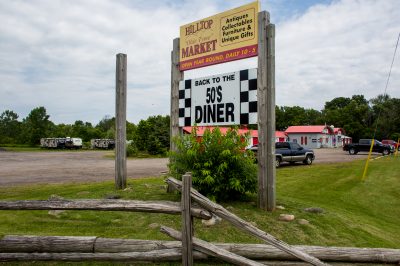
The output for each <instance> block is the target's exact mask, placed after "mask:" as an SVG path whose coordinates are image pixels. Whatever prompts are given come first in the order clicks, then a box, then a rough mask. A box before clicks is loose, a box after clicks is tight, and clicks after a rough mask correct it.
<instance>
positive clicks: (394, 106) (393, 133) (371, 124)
mask: <svg viewBox="0 0 400 266" xmlns="http://www.w3.org/2000/svg"><path fill="white" fill-rule="evenodd" d="M275 111H276V129H277V130H285V129H286V128H288V127H289V126H295V125H324V124H327V125H334V126H335V127H339V128H343V129H344V130H345V132H346V135H347V136H350V137H352V138H353V141H358V140H359V139H361V138H373V137H374V132H375V129H376V133H375V139H378V140H381V139H394V140H397V139H398V138H400V116H399V114H400V99H398V98H391V97H390V96H389V95H378V96H377V97H376V98H372V99H370V100H369V101H368V100H366V99H365V97H364V96H363V95H353V96H352V97H351V98H348V97H337V98H334V99H333V100H331V101H329V102H326V103H325V106H324V108H323V109H322V110H321V111H317V110H314V109H305V108H303V107H300V106H293V107H287V106H283V107H279V106H277V107H276V110H275Z"/></svg>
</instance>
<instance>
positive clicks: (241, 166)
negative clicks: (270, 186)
mask: <svg viewBox="0 0 400 266" xmlns="http://www.w3.org/2000/svg"><path fill="white" fill-rule="evenodd" d="M244 137H247V136H239V135H238V132H237V130H236V129H232V130H229V131H228V132H227V134H226V135H222V134H221V131H220V130H219V128H215V129H214V130H213V131H212V132H210V130H208V129H207V130H206V131H205V133H204V135H203V137H202V138H198V136H197V135H196V128H195V127H194V129H193V131H192V133H191V134H190V135H185V136H183V137H179V138H176V139H175V140H174V142H175V143H176V145H177V152H170V164H169V165H168V167H169V170H170V174H171V175H173V176H174V177H176V178H178V179H181V176H182V174H184V173H185V172H192V176H193V178H192V180H193V186H194V187H195V188H196V189H198V190H199V191H200V193H202V194H204V195H206V196H207V197H209V198H211V199H214V200H228V199H236V198H239V197H241V196H243V195H244V194H245V193H246V192H256V185H257V165H256V164H254V155H253V153H252V152H250V151H246V150H245V146H246V142H245V141H244Z"/></svg>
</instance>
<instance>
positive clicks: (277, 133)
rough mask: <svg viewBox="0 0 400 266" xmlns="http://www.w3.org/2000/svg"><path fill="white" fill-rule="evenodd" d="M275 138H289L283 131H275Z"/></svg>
mask: <svg viewBox="0 0 400 266" xmlns="http://www.w3.org/2000/svg"><path fill="white" fill-rule="evenodd" d="M275 138H287V135H286V133H285V132H283V131H275Z"/></svg>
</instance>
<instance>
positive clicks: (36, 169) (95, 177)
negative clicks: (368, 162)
mask: <svg viewBox="0 0 400 266" xmlns="http://www.w3.org/2000/svg"><path fill="white" fill-rule="evenodd" d="M106 154H110V152H109V151H108V152H107V151H73V152H69V151H52V152H6V151H0V186H12V185H22V184H48V183H65V182H93V181H103V180H114V165H115V162H114V159H112V158H107V157H106ZM315 156H316V159H315V161H314V163H315V164H321V163H335V162H346V161H352V160H357V159H366V158H367V156H368V154H367V153H359V154H357V155H349V154H348V153H347V152H344V151H342V150H341V149H317V150H315ZM376 156H380V154H374V157H376ZM167 163H168V159H167V158H157V159H128V160H127V172H128V178H143V177H150V176H160V175H162V174H163V173H165V172H166V171H167V170H168V168H167ZM283 167H285V166H283ZM289 167H290V166H289ZM299 167H300V164H299Z"/></svg>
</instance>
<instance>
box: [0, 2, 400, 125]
mask: <svg viewBox="0 0 400 266" xmlns="http://www.w3.org/2000/svg"><path fill="white" fill-rule="evenodd" d="M249 2H251V1H238V0H235V1H211V0H195V1H180V0H175V1H167V0H165V1H155V0H146V1H142V0H74V1H67V0H26V1H21V0H12V1H6V0H4V1H0V21H1V23H0V113H1V112H3V111H4V110H7V109H9V110H13V111H14V112H16V113H17V114H18V115H19V116H20V119H22V118H24V117H26V115H28V113H29V112H30V111H31V110H32V109H33V108H35V107H38V106H44V107H45V108H46V109H47V112H48V114H49V115H50V120H52V121H53V122H55V123H57V124H58V123H73V122H74V121H75V120H83V121H88V122H92V123H93V124H97V123H98V122H99V121H100V120H101V119H102V118H103V117H104V116H106V115H109V116H114V114H115V56H116V54H117V53H126V54H127V55H128V106H127V119H128V121H130V122H134V123H137V122H139V121H140V120H141V119H146V118H147V117H148V116H150V115H158V114H162V115H165V114H169V106H170V103H169V101H170V99H169V98H170V75H171V74H170V53H171V49H172V40H173V39H174V38H176V37H179V36H178V35H179V26H180V25H184V24H187V23H190V22H193V21H195V20H199V19H202V18H205V17H208V16H211V15H214V14H216V13H219V12H223V11H225V10H228V9H231V8H235V7H238V6H241V5H244V4H247V3H249ZM261 8H262V10H267V11H269V12H270V13H271V22H272V23H275V24H276V104H277V105H280V106H282V105H286V106H293V105H299V106H302V107H305V108H314V109H317V110H321V109H322V108H323V106H324V104H325V102H326V101H330V100H332V99H333V98H335V97H351V96H352V95H354V94H363V95H365V97H366V98H367V99H371V98H373V97H376V96H377V95H379V94H383V92H384V89H385V84H386V79H387V75H388V72H389V67H390V63H391V61H392V56H393V52H394V49H395V45H396V41H397V36H398V34H399V32H400V1H399V0H376V1H372V0H360V1H356V0H342V1H329V0H326V1H322V0H321V1H316V0H306V1H304V0H288V1H284V0H270V1H261ZM398 52H399V51H398ZM399 53H400V52H399ZM399 53H397V56H396V59H395V63H394V66H393V70H392V77H391V80H390V83H389V87H388V90H387V93H388V94H389V95H390V96H391V97H396V98H400V58H399ZM256 65H257V63H256V59H255V58H253V59H246V60H241V61H238V62H234V63H228V64H222V65H218V66H213V67H208V68H204V69H199V70H193V71H188V72H186V73H185V77H186V78H193V77H200V76H207V75H214V74H219V73H225V72H230V71H236V70H240V69H245V68H253V67H256Z"/></svg>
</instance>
